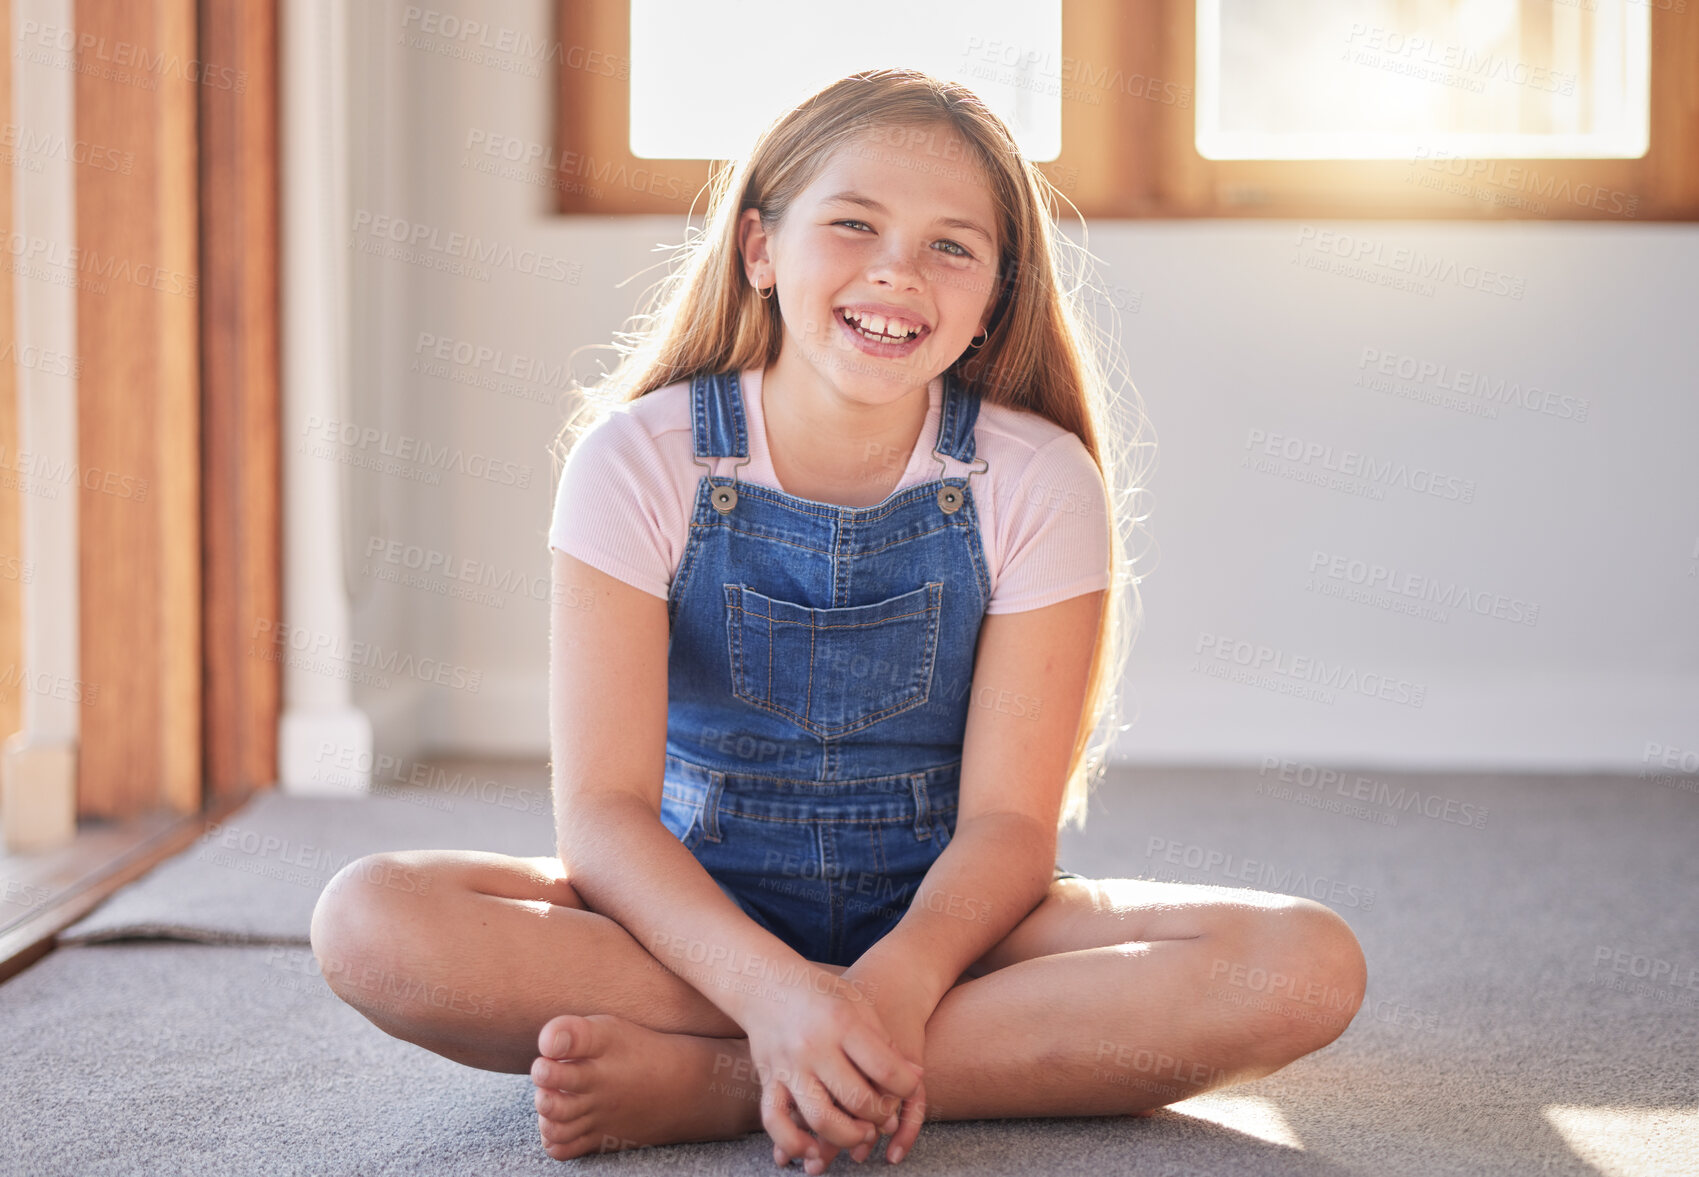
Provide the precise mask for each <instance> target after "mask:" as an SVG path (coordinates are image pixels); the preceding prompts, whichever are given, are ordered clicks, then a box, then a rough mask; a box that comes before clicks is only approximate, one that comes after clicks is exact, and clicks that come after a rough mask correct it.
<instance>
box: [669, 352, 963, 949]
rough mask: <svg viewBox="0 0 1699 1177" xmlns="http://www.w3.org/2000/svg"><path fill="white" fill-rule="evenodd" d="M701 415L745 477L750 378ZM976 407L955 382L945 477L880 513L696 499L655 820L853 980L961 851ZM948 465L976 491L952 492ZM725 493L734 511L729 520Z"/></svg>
mask: <svg viewBox="0 0 1699 1177" xmlns="http://www.w3.org/2000/svg"><path fill="white" fill-rule="evenodd" d="M690 396H691V425H692V433H693V441H694V446H695V450H694V452H695V455H696V459H697V461H698V464H700V465H702V466H704V468H705V469H709V470H711V469H712V467H711V466H710V464H709V462H708V461H707V459H709V458H711V457H714V456H728V457H738V458H745V459H747V457H748V454H749V449H748V435H747V426H746V419H745V415H744V404H743V391H742V388H741V387H740V382H739V379H738V374H737V373H736V372H725V373H719V374H713V375H707V374H704V375H699V376H697V377H695V378H694V379H693V380H692V381H691V387H690ZM979 405H980V401H979V395H978V393H977V392H975V391H974V390H972V389H970V388H968V387H966V386H965V385H964V384H962V383H961V382H960V381H959V380H958V379H957V378H956V377H955V375H954V374H953V373H945V375H944V384H943V396H942V401H941V405H940V416H939V429H938V436H937V438H936V439H935V444H934V445H933V446H932V453H933V455H934V458H935V459H937V460H939V461H940V469H939V477H938V478H936V479H933V480H931V481H928V482H924V483H921V484H919V485H917V486H910V487H905V488H903V489H901V490H899V491H897V492H895V493H894V494H892V495H890V496H889V497H887V498H886V499H885V501H884V502H881V503H878V504H876V505H874V506H871V507H843V506H838V505H835V504H831V503H821V502H815V501H813V500H810V499H803V498H797V497H796V496H794V495H789V494H786V493H784V492H783V491H779V490H775V489H773V488H771V487H767V486H759V485H755V484H753V483H747V482H739V481H738V480H737V478H736V476H735V469H734V472H733V475H732V476H731V477H725V476H715V475H712V474H705V475H704V476H703V477H702V478H701V479H700V480H699V482H698V484H697V488H696V500H695V505H694V509H693V512H692V516H691V521H690V536H689V539H688V541H687V543H686V545H685V549H684V552H683V554H682V556H681V557H680V560H679V566H678V570H677V572H676V573H675V575H674V578H673V584H672V588H671V591H670V593H669V596H668V616H669V620H670V623H671V627H672V636H671V643H670V645H669V648H668V663H667V691H668V704H667V749H666V752H667V755H666V771H665V783H664V786H663V791H662V804H661V820H662V822H663V823H664V824H665V825H666V827H667V828H668V829H669V830H670V831H672V833H673V834H674V835H676V836H677V837H678V838H679V840H680V841H681V842H682V843H683V844H684V846H685V847H686V848H688V849H689V850H690V851H691V853H692V854H693V855H694V856H695V857H696V859H697V861H699V862H700V863H702V865H703V866H704V867H705V868H706V869H707V871H708V873H709V874H710V875H711V876H712V877H713V878H714V879H715V880H716V881H717V882H718V883H719V884H720V886H721V887H722V889H724V890H725V891H726V893H727V894H728V895H730V896H731V897H732V898H733V899H734V900H736V901H737V903H738V904H739V906H741V907H742V908H743V910H744V911H746V912H747V913H748V914H749V916H750V917H751V918H752V919H753V920H755V922H756V923H758V924H760V925H761V926H762V927H764V928H766V929H767V930H768V931H770V932H772V933H773V934H775V935H776V936H778V937H779V938H780V939H782V940H784V941H785V942H786V943H787V944H789V945H790V946H791V947H792V948H794V949H796V951H798V952H799V953H801V954H802V955H803V957H804V958H805V959H808V960H812V961H817V962H820V963H826V964H836V965H845V966H847V965H850V964H853V963H854V962H855V961H856V960H857V959H858V958H859V957H860V956H861V954H862V953H863V952H865V951H866V950H867V949H868V948H869V947H870V946H872V945H873V944H874V943H875V942H876V941H877V940H879V938H880V937H882V936H883V935H885V933H886V932H888V931H890V929H891V928H893V927H894V926H896V923H897V921H898V920H900V919H901V918H902V915H903V913H904V912H905V911H906V910H907V909H908V906H909V903H910V902H911V901H912V899H913V898H914V893H915V891H916V889H917V888H918V886H919V884H920V881H921V879H922V877H923V876H924V875H925V874H926V871H927V869H928V868H930V867H931V865H932V863H933V862H935V861H936V860H937V858H938V856H939V855H940V854H941V853H943V850H944V847H945V846H946V845H948V844H949V841H950V837H951V835H952V834H953V833H954V832H955V828H956V802H957V787H958V784H959V782H960V772H961V753H962V738H963V735H964V734H965V732H966V728H967V714H968V703H969V694H970V690H971V687H972V683H973V663H974V653H975V649H976V647H977V644H978V638H979V625H980V620H981V618H982V617H983V616H984V614H985V607H986V604H987V602H988V601H989V599H990V592H991V585H990V578H989V575H988V574H987V571H986V567H985V557H984V547H983V545H982V543H981V542H980V535H979V514H978V511H977V510H976V509H975V506H974V500H973V493H972V489H971V487H970V486H969V478H970V477H971V475H972V474H974V473H978V472H980V471H982V470H984V469H985V468H986V462H985V460H984V459H978V460H977V461H976V459H975V458H974V435H973V427H974V422H975V420H976V419H977V417H978V415H979ZM929 440H933V439H928V438H924V437H923V438H921V439H920V441H919V443H917V444H922V445H924V444H927V443H928V441H929ZM940 455H942V457H943V458H949V459H953V460H954V461H955V462H956V463H957V464H958V471H961V470H962V468H964V467H965V472H962V473H958V475H955V476H951V475H947V474H946V467H945V466H944V464H943V462H942V459H941V458H940V457H939V456H940ZM727 488H730V492H731V493H730V494H728V493H727ZM947 488H948V489H947ZM716 495H718V496H719V497H720V499H721V501H722V502H727V501H728V500H735V501H730V502H729V509H727V510H724V511H722V510H721V509H719V508H717V507H716V506H715V497H716ZM946 506H950V507H953V508H954V509H953V510H947V509H946Z"/></svg>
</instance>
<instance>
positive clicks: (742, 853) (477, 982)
mask: <svg viewBox="0 0 1699 1177" xmlns="http://www.w3.org/2000/svg"><path fill="white" fill-rule="evenodd" d="M1064 244H1065V243H1064V242H1063V241H1062V239H1061V238H1060V236H1059V234H1058V231H1057V228H1056V212H1055V200H1054V193H1053V190H1052V189H1050V187H1049V186H1048V184H1047V182H1046V181H1045V179H1044V178H1043V176H1042V175H1041V174H1040V173H1039V172H1038V171H1037V170H1036V169H1035V168H1033V167H1032V166H1031V165H1030V164H1029V163H1027V162H1026V161H1025V160H1024V159H1023V158H1022V156H1021V155H1020V153H1019V151H1018V149H1017V148H1016V145H1015V143H1014V142H1013V140H1012V138H1011V137H1010V135H1009V132H1008V130H1007V128H1006V127H1005V126H1004V124H1003V123H1002V122H1001V121H1000V120H999V119H998V118H997V117H996V116H995V115H994V114H992V113H991V112H990V111H989V110H988V109H987V108H986V107H985V106H984V104H983V103H982V102H981V101H980V100H979V99H978V98H977V97H976V96H975V95H974V94H973V93H972V92H971V91H969V90H967V89H965V88H963V87H961V86H958V85H954V84H950V83H946V82H941V81H938V80H936V79H934V78H931V77H929V76H926V75H924V74H920V73H916V72H914V71H909V70H880V71H872V72H867V73H862V74H856V75H853V76H851V77H848V78H845V79H843V80H841V81H839V82H837V83H834V84H833V85H831V86H828V87H826V88H825V89H823V90H821V91H820V92H818V93H817V94H815V95H813V96H812V97H811V98H809V99H808V100H806V101H805V102H803V103H802V104H801V105H799V106H797V107H796V108H795V109H794V110H791V111H789V112H788V113H787V114H785V115H784V116H783V117H782V118H780V119H779V120H777V121H776V122H775V123H774V124H773V125H772V126H771V127H769V128H768V129H767V130H766V131H765V133H764V134H763V135H762V136H761V137H760V139H759V141H758V142H757V143H756V145H755V147H754V148H753V150H752V151H751V153H750V155H749V157H748V158H747V159H746V160H743V161H740V162H739V163H738V164H737V165H736V166H735V167H734V168H731V169H727V170H723V171H720V172H719V173H717V175H716V178H715V181H714V185H713V189H712V195H711V203H710V207H709V210H708V214H707V219H706V230H705V232H704V233H703V234H702V235H701V236H700V237H699V238H698V239H697V240H696V241H695V242H694V243H693V244H692V245H691V246H689V247H688V248H687V249H686V251H685V254H684V259H683V262H682V264H681V265H679V266H678V267H677V268H676V269H675V271H674V272H673V273H672V274H671V275H670V276H669V278H668V280H667V281H666V282H665V283H663V285H662V287H661V290H660V292H659V295H658V297H657V299H656V301H655V303H654V304H653V305H654V309H653V311H652V312H651V313H650V314H648V315H646V316H643V318H642V322H643V329H642V330H641V331H639V332H637V333H636V334H634V335H632V336H629V337H628V338H629V340H630V346H629V347H627V348H625V349H623V350H624V352H625V354H624V358H623V362H622V363H621V364H620V366H619V367H618V368H617V370H616V371H614V372H613V373H612V374H611V375H610V376H609V377H607V379H606V380H604V381H603V382H602V383H601V385H600V386H599V387H598V388H596V389H594V390H587V396H586V401H585V404H586V406H587V407H588V408H590V409H592V410H596V411H595V412H592V413H590V414H587V418H586V419H587V422H588V427H584V428H581V429H580V431H579V435H578V437H577V440H576V444H575V445H574V446H573V447H572V451H571V454H570V457H569V460H568V462H567V465H566V469H565V471H564V472H563V475H562V477H561V480H560V483H559V485H558V489H557V497H556V501H555V514H554V520H553V526H552V528H551V531H550V542H551V546H552V548H553V549H554V555H553V560H554V570H553V575H554V582H555V587H556V595H555V607H554V616H553V623H552V633H551V679H550V699H549V707H550V723H551V746H552V752H553V758H552V767H553V772H554V789H555V817H556V841H557V846H558V857H556V858H540V859H516V858H508V857H504V856H501V855H496V854H488V853H476V852H450V851H414V852H408V853H401V854H390V855H382V856H379V857H381V858H382V859H384V860H385V863H384V864H383V865H388V866H392V867H401V868H405V869H407V870H409V871H411V872H413V873H414V875H415V876H418V875H419V874H420V873H421V872H423V873H428V874H429V875H430V877H431V883H430V886H429V887H428V888H425V887H422V888H419V889H418V891H417V892H408V893H403V892H402V891H401V890H399V889H396V888H384V887H382V886H378V885H372V884H371V883H370V882H369V880H370V879H371V878H373V877H382V876H381V874H379V875H377V876H374V875H373V873H372V871H371V870H370V869H369V868H370V867H371V866H372V865H373V864H372V863H370V862H369V861H368V860H361V861H360V862H358V863H351V864H350V866H349V868H348V872H349V873H348V875H347V878H343V877H342V876H339V877H338V879H337V880H333V883H332V886H331V888H329V889H327V892H326V895H325V897H324V898H323V899H322V900H321V902H320V904H319V908H318V910H317V911H316V912H315V915H314V921H313V930H312V934H313V946H314V950H315V952H317V953H318V954H319V957H320V960H321V962H325V964H326V967H325V975H326V977H327V978H328V979H331V980H332V984H333V986H335V987H337V992H338V993H339V994H340V995H341V996H343V997H344V998H345V999H346V1000H348V1001H349V1002H351V1003H352V1004H354V1005H356V1007H358V1008H360V1009H361V1010H362V1012H364V1013H365V1014H366V1016H367V1017H368V1018H370V1019H371V1020H372V1021H373V1022H375V1023H376V1024H377V1025H379V1026H380V1027H382V1028H383V1029H385V1030H386V1031H388V1032H389V1033H392V1034H395V1035H397V1036H399V1037H402V1038H405V1039H407V1040H408V1041H411V1042H416V1043H418V1044H420V1045H422V1046H426V1047H428V1048H429V1049H431V1050H434V1051H437V1052H438V1053H441V1054H443V1055H446V1056H448V1057H449V1058H453V1059H456V1060H458V1061H460V1062H463V1063H466V1064H467V1065H470V1066H475V1067H483V1068H488V1069H492V1070H500V1071H513V1072H525V1071H529V1073H530V1075H531V1077H532V1079H533V1081H534V1084H535V1092H536V1094H535V1105H536V1109H537V1113H538V1117H539V1130H540V1134H541V1137H542V1141H543V1144H544V1147H545V1149H546V1151H547V1152H548V1153H549V1155H550V1156H553V1157H557V1158H563V1159H564V1158H568V1157H575V1156H580V1155H583V1154H585V1153H589V1152H596V1151H606V1150H613V1149H622V1148H630V1147H634V1146H640V1145H651V1144H659V1143H666V1142H671V1141H684V1140H716V1139H729V1138H735V1137H738V1136H740V1135H743V1134H746V1133H749V1132H751V1131H755V1130H759V1129H762V1128H764V1129H765V1130H766V1131H767V1133H768V1134H769V1135H770V1136H771V1137H772V1140H773V1156H774V1160H775V1162H777V1163H778V1164H781V1165H782V1164H786V1163H788V1162H790V1161H791V1160H793V1159H796V1158H803V1159H804V1160H805V1164H806V1168H807V1170H808V1172H810V1173H819V1172H821V1171H822V1170H823V1169H824V1168H825V1166H826V1165H827V1164H829V1163H830V1162H831V1161H832V1159H833V1158H834V1157H835V1155H836V1154H837V1153H838V1152H839V1151H840V1150H846V1149H847V1150H850V1151H851V1153H852V1156H853V1157H854V1159H855V1160H857V1161H861V1160H864V1159H866V1158H867V1157H868V1156H869V1155H870V1153H871V1151H872V1149H873V1147H874V1145H875V1143H876V1142H877V1140H878V1138H879V1136H880V1134H881V1133H882V1132H883V1133H887V1134H890V1135H891V1137H892V1139H891V1141H890V1144H889V1146H888V1148H887V1150H886V1154H885V1155H886V1157H887V1158H888V1159H889V1160H890V1161H893V1162H895V1161H900V1159H901V1157H902V1156H903V1155H904V1153H906V1152H907V1151H909V1150H910V1149H912V1147H913V1146H914V1143H915V1140H916V1139H917V1136H918V1134H919V1131H920V1127H921V1124H922V1122H923V1121H924V1120H926V1119H928V1118H930V1119H940V1118H945V1119H971V1118H987V1117H1030V1116H1077V1115H1138V1114H1143V1113H1145V1112H1148V1111H1149V1110H1150V1109H1153V1108H1156V1107H1159V1106H1162V1105H1165V1104H1169V1103H1173V1102H1175V1101H1177V1100H1181V1099H1185V1098H1187V1097H1189V1096H1192V1095H1196V1094H1199V1093H1201V1092H1204V1091H1207V1090H1211V1089H1213V1088H1217V1087H1221V1086H1224V1085H1226V1084H1230V1083H1237V1082H1241V1081H1244V1080H1247V1079H1253V1078H1257V1077H1260V1076H1264V1075H1267V1074H1269V1073H1271V1072H1273V1071H1275V1070H1278V1069H1279V1068H1280V1067H1282V1066H1284V1065H1286V1064H1287V1063H1288V1062H1290V1061H1292V1060H1293V1059H1295V1058H1297V1057H1299V1056H1301V1055H1303V1054H1306V1053H1308V1052H1310V1051H1313V1050H1316V1049H1318V1048H1320V1047H1321V1046H1323V1045H1325V1044H1326V1043H1328V1042H1330V1041H1332V1040H1333V1039H1334V1038H1335V1037H1337V1036H1338V1034H1339V1033H1340V1032H1341V1031H1342V1030H1343V1029H1344V1028H1345V1025H1346V1024H1348V1023H1349V1022H1350V1020H1351V1018H1352V1016H1353V1015H1354V1014H1355V1012H1356V1010H1357V1006H1358V1004H1359V1003H1360V1002H1361V1000H1362V994H1363V987H1364V983H1365V969H1364V964H1363V958H1362V953H1361V951H1360V950H1359V948H1358V945H1357V942H1356V939H1355V938H1354V936H1353V935H1352V933H1351V931H1350V930H1349V928H1348V927H1347V926H1346V924H1345V923H1344V921H1343V920H1341V919H1340V918H1339V917H1338V916H1337V915H1335V914H1334V913H1333V912H1332V911H1330V910H1329V909H1328V908H1326V907H1323V906H1322V905H1320V904H1318V903H1315V902H1313V901H1310V900H1306V899H1298V898H1292V897H1289V896H1284V895H1275V894H1270V893H1265V892H1259V891H1251V890H1242V889H1229V888H1225V887H1213V886H1203V885H1184V884H1175V883H1159V882H1152V881H1147V880H1138V879H1122V878H1116V879H1101V880H1093V879H1087V878H1082V877H1079V876H1077V875H1072V874H1070V873H1069V872H1066V871H1063V870H1061V869H1060V868H1059V867H1057V866H1056V847H1057V835H1058V832H1059V830H1060V828H1061V826H1062V825H1063V824H1064V823H1065V822H1067V821H1070V820H1073V821H1077V822H1081V823H1082V824H1083V818H1084V814H1085V808H1086V804H1087V800H1088V791H1089V787H1090V786H1089V782H1090V780H1091V779H1093V778H1094V776H1095V774H1096V772H1097V770H1098V769H1100V768H1101V765H1102V754H1103V752H1104V750H1105V748H1106V744H1107V737H1112V735H1113V731H1114V729H1113V727H1111V728H1110V729H1109V731H1108V733H1107V737H1106V739H1105V740H1104V741H1103V742H1101V743H1099V744H1095V745H1094V744H1093V743H1092V740H1091V737H1092V736H1093V734H1094V732H1095V731H1096V730H1097V729H1098V728H1100V727H1101V726H1103V724H1102V721H1103V719H1104V717H1105V716H1106V715H1107V714H1108V713H1109V708H1110V704H1111V702H1112V690H1111V688H1112V686H1113V683H1114V680H1115V677H1116V675H1117V673H1118V671H1119V668H1120V661H1121V654H1122V647H1123V644H1124V639H1125V637H1126V626H1125V624H1124V620H1123V618H1122V616H1121V614H1122V612H1123V607H1124V606H1125V605H1126V603H1127V598H1128V596H1129V595H1130V594H1129V593H1127V592H1123V591H1122V590H1123V589H1131V588H1132V583H1131V578H1130V576H1129V575H1128V570H1127V567H1126V565H1125V562H1124V561H1123V560H1122V558H1121V548H1122V543H1121V537H1120V529H1119V526H1118V523H1117V519H1118V517H1119V501H1118V500H1119V499H1120V497H1121V492H1120V490H1119V489H1117V491H1116V492H1115V493H1111V491H1110V488H1111V487H1117V488H1118V487H1119V478H1118V477H1117V471H1118V465H1117V460H1116V456H1115V447H1114V446H1113V445H1112V444H1111V442H1112V440H1113V436H1114V431H1113V430H1111V429H1109V428H1108V407H1109V401H1108V398H1109V396H1110V393H1111V391H1112V390H1111V388H1110V387H1109V382H1108V380H1107V379H1106V377H1105V376H1104V375H1103V372H1102V369H1101V366H1100V358H1099V356H1098V354H1097V352H1096V350H1095V349H1094V347H1093V346H1092V345H1091V343H1090V339H1091V333H1090V331H1089V330H1088V327H1087V315H1086V313H1085V309H1084V307H1083V304H1082V303H1081V301H1080V300H1079V299H1080V296H1079V295H1078V294H1076V293H1074V292H1073V290H1074V288H1073V287H1072V286H1071V285H1070V284H1068V283H1065V282H1064V280H1063V277H1062V265H1061V258H1062V256H1063V253H1062V247H1063V245H1064ZM350 964H352V965H354V966H355V967H352V968H351V967H350ZM362 965H363V966H365V967H367V968H376V969H379V970H389V971H391V972H394V973H399V974H401V975H405V976H409V977H417V978H421V979H424V980H428V981H429V982H430V983H431V984H433V985H443V986H459V987H461V988H463V989H466V990H468V991H476V992H479V993H483V994H489V995H493V997H494V1000H493V1001H492V1002H491V1003H490V1004H489V1006H488V1007H487V1009H486V1012H485V1014H484V1015H483V1016H473V1015H471V1014H468V1013H466V1012H464V1011H461V1010H456V1009H453V1008H444V1007H443V1006H442V1005H441V1004H439V1003H432V1002H428V1001H419V1002H417V1003H415V1004H413V1005H407V1004H398V1003H397V1002H395V1001H393V1000H386V1001H383V1002H379V1001H375V1000H373V995H372V994H370V993H369V992H366V991H363V989H362V987H361V986H359V985H357V984H354V983H352V982H351V981H348V980H347V979H348V978H351V977H355V976H358V975H359V966H362ZM332 966H336V967H332ZM1274 977H1278V978H1281V980H1280V982H1279V983H1278V984H1276V983H1274V982H1273V981H1272V980H1271V978H1274ZM1259 979H1260V980H1259ZM1316 994H1323V995H1325V996H1324V998H1322V999H1318V998H1316V996H1315V995H1316Z"/></svg>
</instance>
